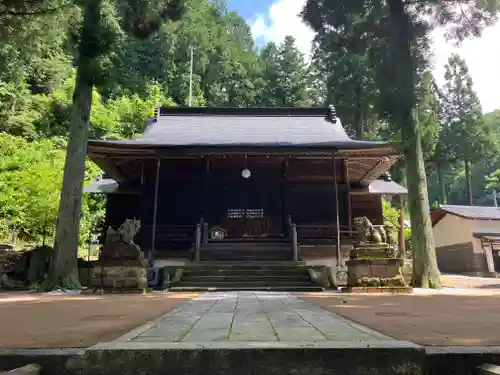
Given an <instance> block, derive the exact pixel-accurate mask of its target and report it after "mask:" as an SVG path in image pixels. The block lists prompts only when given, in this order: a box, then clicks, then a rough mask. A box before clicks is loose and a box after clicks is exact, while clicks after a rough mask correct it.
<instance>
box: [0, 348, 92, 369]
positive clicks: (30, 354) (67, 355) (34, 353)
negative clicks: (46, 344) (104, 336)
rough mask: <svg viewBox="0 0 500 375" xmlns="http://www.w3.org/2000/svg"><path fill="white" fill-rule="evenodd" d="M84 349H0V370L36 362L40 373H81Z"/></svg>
mask: <svg viewBox="0 0 500 375" xmlns="http://www.w3.org/2000/svg"><path fill="white" fill-rule="evenodd" d="M84 353H85V349H80V348H68V349H0V371H7V370H11V369H13V368H18V367H23V366H26V365H28V364H33V363H36V364H37V365H39V366H40V367H41V371H40V374H41V375H45V374H46V375H74V374H81V372H82V369H83V362H82V360H83V358H84Z"/></svg>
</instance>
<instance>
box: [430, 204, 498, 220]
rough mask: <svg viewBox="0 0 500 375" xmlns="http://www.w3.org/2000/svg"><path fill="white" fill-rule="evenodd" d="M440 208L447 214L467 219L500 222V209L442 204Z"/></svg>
mask: <svg viewBox="0 0 500 375" xmlns="http://www.w3.org/2000/svg"><path fill="white" fill-rule="evenodd" d="M439 208H440V209H441V210H442V211H444V212H445V213H449V214H452V215H456V216H460V217H464V218H467V219H483V220H500V208H498V207H489V206H454V205H450V204H442V205H440V206H439Z"/></svg>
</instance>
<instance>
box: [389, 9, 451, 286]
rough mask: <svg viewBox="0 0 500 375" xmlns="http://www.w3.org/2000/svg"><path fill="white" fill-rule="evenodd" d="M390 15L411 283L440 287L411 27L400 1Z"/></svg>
mask: <svg viewBox="0 0 500 375" xmlns="http://www.w3.org/2000/svg"><path fill="white" fill-rule="evenodd" d="M387 3H388V5H389V11H390V16H391V20H392V23H393V25H394V26H395V29H396V32H395V33H394V45H393V52H392V54H393V56H392V61H394V62H397V63H396V64H395V71H394V74H395V75H396V79H397V83H398V87H397V88H395V89H396V90H398V91H397V97H398V99H399V100H398V103H396V105H397V106H398V108H397V109H396V110H397V111H398V113H397V116H396V119H395V120H397V121H400V126H401V137H402V143H403V150H404V154H405V161H406V178H407V182H408V206H409V210H410V219H411V229H412V248H413V285H414V286H415V287H422V288H438V287H441V281H440V273H439V269H438V266H437V259H436V248H435V244H434V236H433V233H432V225H431V218H430V211H429V197H428V195H427V179H426V175H425V166H424V158H423V153H422V144H421V135H420V128H419V125H418V122H417V120H416V119H415V118H414V117H413V107H414V104H415V93H414V90H415V88H414V86H415V82H414V68H413V65H414V61H413V57H412V52H411V41H412V30H411V24H410V19H409V17H408V15H407V14H406V10H405V8H404V4H403V2H402V0H388V2H387Z"/></svg>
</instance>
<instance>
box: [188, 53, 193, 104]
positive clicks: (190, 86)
mask: <svg viewBox="0 0 500 375" xmlns="http://www.w3.org/2000/svg"><path fill="white" fill-rule="evenodd" d="M190 50H191V61H190V63H189V106H190V107H191V99H192V97H193V46H191V48H190Z"/></svg>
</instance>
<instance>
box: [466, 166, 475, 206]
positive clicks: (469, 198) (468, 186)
mask: <svg viewBox="0 0 500 375" xmlns="http://www.w3.org/2000/svg"><path fill="white" fill-rule="evenodd" d="M464 166H465V190H466V191H467V201H468V202H469V206H472V204H473V202H472V183H471V180H470V162H469V160H467V158H466V159H465V160H464Z"/></svg>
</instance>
